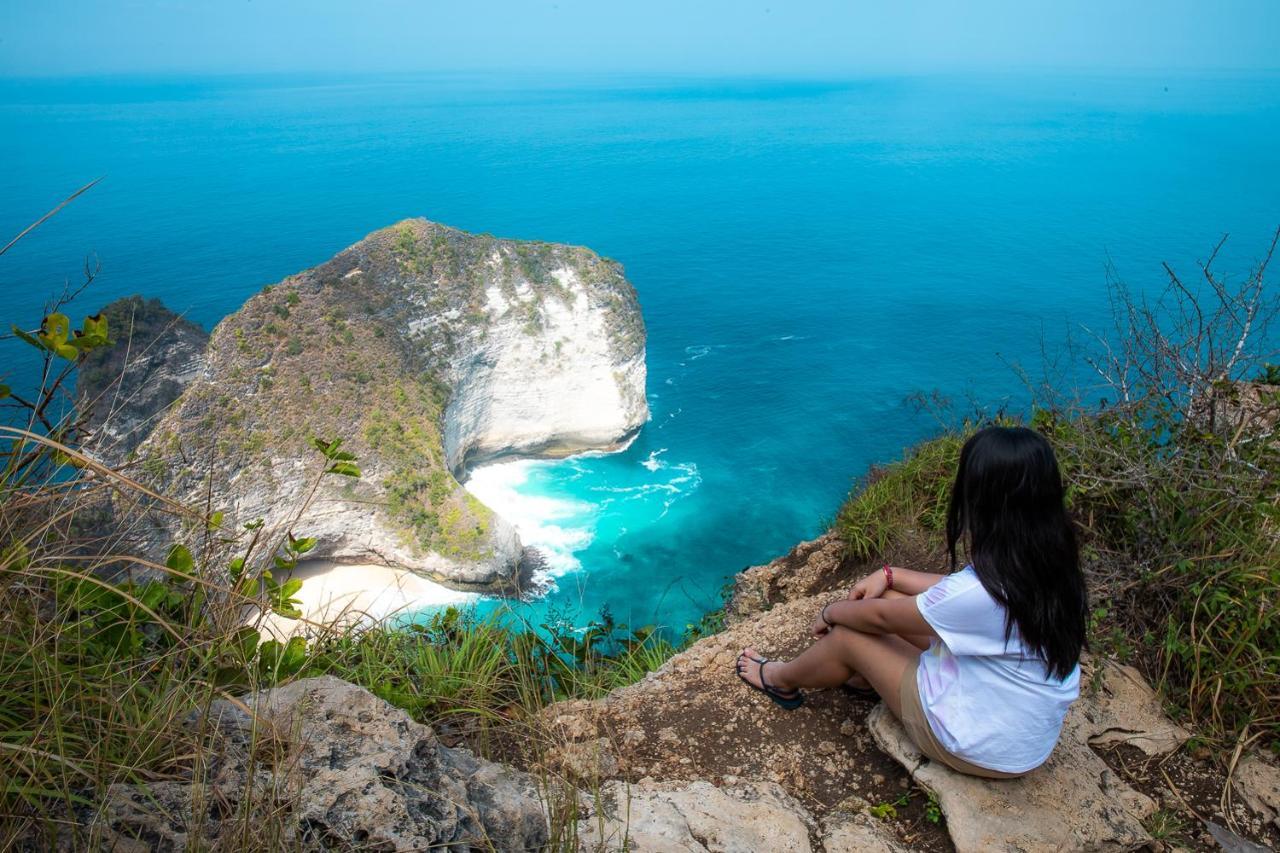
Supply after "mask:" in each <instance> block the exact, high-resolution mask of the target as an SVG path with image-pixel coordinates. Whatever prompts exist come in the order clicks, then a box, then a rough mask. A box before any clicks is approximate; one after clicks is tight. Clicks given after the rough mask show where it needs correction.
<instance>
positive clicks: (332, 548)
mask: <svg viewBox="0 0 1280 853" xmlns="http://www.w3.org/2000/svg"><path fill="white" fill-rule="evenodd" d="M644 343H645V332H644V323H643V320H642V319H641V316H640V310H639V306H638V304H637V302H636V297H635V292H634V290H633V289H632V287H631V285H630V284H629V283H628V282H627V280H626V279H625V278H624V277H623V274H622V269H621V267H620V266H619V265H618V264H616V263H614V262H612V261H608V260H605V259H603V258H601V257H599V256H598V255H596V254H595V253H594V252H591V251H590V250H588V249H584V248H578V247H572V246H562V245H556V244H549V243H529V242H519V241H513V240H500V239H497V238H494V237H490V236H488V235H474V234H467V233H464V232H461V231H457V230H455V229H452V228H448V227H445V226H443V225H438V224H435V223H431V222H427V221H425V220H409V221H406V222H402V223H400V224H398V225H396V226H394V227H392V228H387V229H384V230H382V231H378V232H375V233H373V234H371V235H369V236H368V237H367V238H365V239H364V240H362V241H360V242H359V243H357V244H355V245H354V246H352V247H350V248H349V249H346V250H345V251H343V252H340V253H339V254H338V255H337V256H335V257H334V258H333V259H332V260H330V261H328V262H327V263H324V264H321V265H320V266H318V267H315V268H314V269H310V270H307V271H305V272H302V273H299V274H298V275H295V276H291V277H289V278H287V279H285V280H284V281H282V282H281V283H280V284H278V285H275V286H273V287H269V288H266V289H264V291H263V292H262V293H259V294H258V295H256V296H254V297H253V298H251V299H250V300H249V301H248V302H247V303H246V304H245V306H244V307H243V308H242V309H241V310H240V311H238V312H236V313H235V314H233V315H231V316H230V317H228V318H227V319H226V320H224V321H223V322H222V323H220V324H219V325H218V327H217V328H216V329H215V330H214V333H213V336H212V339H211V341H210V343H209V346H208V349H207V351H206V355H205V364H204V367H203V370H202V371H201V373H200V375H199V377H198V378H197V379H196V380H195V381H194V382H193V383H192V384H191V385H190V387H188V388H187V389H186V390H185V391H184V393H183V394H182V396H181V397H180V398H179V400H178V401H177V403H176V405H175V406H174V407H173V408H172V409H170V410H169V412H168V413H167V414H166V415H165V416H164V418H163V420H162V421H161V422H160V423H159V425H158V426H157V427H156V429H155V431H154V432H153V433H152V435H151V437H150V438H149V439H148V440H147V442H146V443H145V444H144V445H143V446H142V447H141V448H140V449H139V455H140V457H142V470H143V472H144V474H145V475H146V476H147V482H148V483H149V484H151V485H155V486H161V487H163V488H164V489H165V491H166V493H167V494H169V495H172V496H174V497H177V498H179V499H180V500H186V501H189V502H196V503H198V504H199V505H204V504H205V503H206V501H208V502H209V503H210V505H211V506H212V507H213V508H214V509H216V510H221V511H223V512H224V513H225V514H226V520H227V521H228V522H230V523H232V524H235V525H239V524H241V523H245V522H250V521H254V520H256V519H262V520H263V521H264V523H265V526H266V527H267V528H268V529H273V528H274V529H277V530H281V531H282V530H284V529H287V528H289V527H290V526H291V525H293V524H294V523H295V522H296V521H297V520H298V516H299V513H300V511H301V509H302V506H303V504H304V503H305V502H306V501H307V500H308V498H309V496H310V495H311V492H312V485H313V483H314V481H315V477H316V474H317V471H318V470H319V468H320V467H321V466H320V464H319V461H318V457H317V456H316V453H315V451H314V450H313V449H312V448H311V447H310V444H311V440H312V438H313V437H319V438H322V439H325V440H332V439H335V438H341V439H343V440H344V442H345V443H344V446H343V449H344V450H347V451H350V452H352V453H354V454H355V455H356V456H357V457H358V465H359V467H360V468H361V469H362V472H363V476H362V477H361V478H360V479H359V480H358V481H354V480H349V479H347V478H342V477H329V478H325V479H323V480H321V482H320V484H319V488H318V490H317V491H316V493H315V496H314V499H313V502H312V504H311V508H310V509H309V511H308V512H307V515H306V519H305V521H304V522H302V523H301V524H300V525H299V530H298V533H299V534H300V535H303V534H305V535H306V536H309V537H315V538H316V539H317V540H318V545H317V547H316V549H315V551H313V552H312V553H313V556H315V557H323V558H330V559H334V560H338V561H342V562H350V563H380V564H385V565H391V566H395V567H400V568H405V569H409V570H411V571H414V572H417V573H418V574H421V575H424V576H426V577H429V578H431V579H433V580H437V581H440V582H442V583H446V584H449V585H452V586H456V587H461V588H470V589H479V590H504V589H509V588H510V584H511V582H512V581H513V580H514V578H515V573H516V569H517V565H518V563H519V561H520V559H521V555H522V548H521V543H520V541H519V539H518V537H517V536H516V533H515V531H514V529H513V528H512V527H511V525H510V524H508V523H507V522H505V521H504V520H503V519H501V518H499V517H496V516H495V515H494V514H493V513H492V512H491V511H489V509H488V508H487V507H485V506H483V505H482V504H481V503H480V502H479V501H477V500H476V499H475V498H474V497H472V496H471V495H470V494H469V493H467V492H466V490H465V489H463V488H462V487H461V486H460V485H459V482H458V477H459V476H462V474H463V471H464V470H465V468H466V467H467V466H469V465H472V464H475V463H477V462H481V461H484V460H487V459H492V458H494V457H496V456H501V455H503V454H512V453H514V454H521V455H552V456H554V455H563V454H568V453H573V452H578V451H582V450H588V449H606V450H607V449H615V448H617V447H620V446H622V445H624V444H625V443H626V442H628V441H629V440H630V438H631V437H632V436H633V435H634V433H635V432H636V431H637V430H638V429H639V428H640V426H641V425H642V424H643V423H644V422H645V420H646V419H647V417H648V408H647V405H646V402H645V387H644V386H645V364H644ZM154 521H155V529H154V530H153V531H152V532H151V534H150V539H151V540H152V541H154V542H158V543H166V542H168V541H172V539H173V538H175V537H176V536H180V535H181V531H180V529H178V528H177V527H176V525H175V522H174V520H173V518H172V517H171V516H169V515H157V516H156V517H155V519H154Z"/></svg>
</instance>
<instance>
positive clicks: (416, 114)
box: [0, 75, 1280, 633]
mask: <svg viewBox="0 0 1280 853" xmlns="http://www.w3.org/2000/svg"><path fill="white" fill-rule="evenodd" d="M1274 82H1275V81H1274V80H1271V79H1256V78H1231V77H1224V76H1217V77H1215V76H1209V77H1186V76H1174V77H1168V78H1164V77H1161V78H1156V77H1144V76H1140V75H1135V76H1131V77H1126V78H1119V79H1116V78H1109V77H1102V76H1089V77H1076V78H1063V77H1042V78H1032V79H1026V78H1024V79H1018V80H1016V81H1014V80H1011V79H1003V78H999V77H985V78H984V77H978V78H967V77H965V78H962V77H956V78H908V79H891V78H885V79H874V80H860V81H844V82H842V81H835V82H830V81H828V82H766V81H759V80H714V81H704V80H671V79H658V80H655V79H649V78H610V79H590V80H565V79H547V80H539V81H532V82H530V81H528V80H522V81H512V80H507V79H501V78H491V77H485V78H458V77H447V78H442V77H432V78H405V77H393V78H369V79H359V80H337V79H312V78H260V79H232V80H217V79H189V80H181V81H172V82H157V81H130V80H120V81H113V82H94V83H83V84H78V83H74V82H40V83H33V82H20V81H19V82H15V81H7V82H5V83H3V84H0V85H2V86H3V93H4V95H5V97H4V98H3V106H2V107H0V154H2V155H3V156H4V157H5V160H6V162H9V163H13V164H16V166H17V167H16V168H14V169H11V170H8V171H7V172H6V174H4V175H0V196H3V197H4V198H5V199H6V200H7V203H6V205H5V206H4V209H3V211H0V227H3V229H4V230H5V231H6V232H8V233H16V232H17V231H19V230H21V228H22V227H24V226H25V225H26V224H27V222H28V221H29V220H30V219H32V218H33V216H34V215H38V214H39V213H40V212H42V211H43V210H45V209H47V208H48V207H50V206H51V202H56V200H57V199H58V198H60V197H61V196H60V193H63V192H64V190H67V189H68V188H71V187H74V186H78V185H80V184H81V183H83V182H84V180H85V179H87V178H90V177H93V176H96V175H98V174H101V173H106V174H107V176H108V178H107V180H106V181H105V182H103V183H102V184H101V185H100V186H98V187H96V188H95V189H94V190H93V191H92V192H91V193H89V194H87V195H86V196H84V197H83V198H81V199H79V200H78V201H77V202H76V203H75V204H73V205H72V206H70V207H69V208H67V209H66V210H65V211H63V212H62V213H60V214H59V216H58V217H57V218H55V219H54V220H52V221H51V222H50V223H49V225H48V226H46V227H44V228H42V229H40V230H39V231H37V232H36V233H34V234H33V235H32V236H31V237H30V238H29V239H27V240H25V241H24V242H23V243H22V244H20V245H19V246H18V247H17V248H15V250H14V251H13V252H11V253H10V254H9V255H7V256H6V258H5V261H6V267H5V276H6V278H5V280H4V284H5V288H4V291H3V293H2V294H0V308H2V309H3V316H4V318H5V320H6V321H14V322H20V323H26V324H29V323H30V321H32V320H35V319H37V318H38V317H39V316H40V314H41V310H42V305H43V302H44V300H45V298H46V297H47V296H48V295H49V294H50V293H51V292H54V291H56V290H58V289H59V287H60V285H61V277H60V276H59V277H55V278H53V279H51V278H50V271H51V270H56V271H59V273H65V275H66V276H67V277H71V278H73V279H74V277H75V275H76V274H77V272H78V269H79V266H80V261H81V258H82V257H83V256H84V255H85V254H86V253H88V252H93V253H95V254H96V256H97V257H98V259H99V260H100V261H101V263H102V273H101V275H100V277H99V279H98V281H97V282H96V283H95V285H94V287H93V289H92V290H91V291H89V292H88V293H86V294H85V295H84V296H82V297H81V300H80V302H79V303H78V306H79V307H80V308H83V309H85V311H90V310H94V309H96V308H97V307H98V305H100V304H102V303H105V302H107V301H109V300H111V299H114V298H116V297H119V296H123V295H127V294H131V293H140V294H142V295H144V296H148V297H150V296H155V297H160V298H162V299H164V301H165V302H166V303H167V304H169V305H170V307H172V308H174V309H176V310H179V311H183V312H186V314H187V316H188V317H189V318H190V319H192V320H195V321H196V322H199V323H200V324H201V325H203V326H204V327H205V328H206V329H210V328H212V326H213V325H214V324H216V323H217V322H218V321H219V320H221V319H222V318H224V317H225V316H227V315H228V314H230V313H231V312H232V311H234V310H236V309H238V308H239V306H240V305H241V304H242V303H243V302H244V301H245V299H246V298H247V297H249V296H250V295H251V294H252V293H255V292H257V291H259V290H260V289H261V288H262V286H263V285H264V284H267V283H269V282H276V281H279V280H280V279H282V278H283V277H284V276H286V275H290V274H293V273H296V272H297V271H299V270H302V269H305V268H308V267H311V266H313V265H315V264H317V263H320V262H322V261H323V260H324V259H326V258H329V257H330V256H332V255H333V254H334V253H336V252H337V251H339V250H340V249H342V248H343V247H344V246H347V245H349V244H351V243H354V242H355V241H356V240H358V239H360V238H361V237H363V236H364V235H365V234H366V233H368V232H371V231H373V230H374V229H376V228H380V227H383V226H385V225H388V224H390V223H392V222H395V221H398V220H400V219H402V218H404V217H409V216H426V217H428V218H429V219H432V220H435V221H439V222H442V223H446V224H448V225H452V226H457V227H459V228H464V229H466V230H468V231H472V232H492V233H493V234H495V235H497V236H499V237H511V238H520V239H539V240H547V241H555V242H559V243H569V244H573V245H582V246H587V247H589V248H591V249H592V250H594V251H596V252H599V253H600V254H601V255H603V256H606V257H608V258H612V259H614V260H617V261H618V262H620V263H621V264H623V265H624V267H625V269H626V274H627V277H628V279H629V280H630V281H631V282H632V283H633V284H634V285H635V286H636V289H637V291H638V295H639V299H640V304H641V307H642V309H643V312H644V317H645V320H646V322H647V325H648V328H649V342H648V347H647V356H646V360H647V364H648V374H649V376H648V383H647V390H648V406H649V410H650V415H651V416H650V419H649V421H648V423H647V424H645V425H644V427H643V428H642V429H641V431H640V433H639V434H638V435H637V436H636V437H635V440H634V441H633V442H632V444H631V445H630V446H629V447H628V448H627V449H626V450H625V451H622V452H619V453H613V454H586V455H578V456H574V457H571V458H568V459H564V460H555V461H550V460H548V461H533V460H499V461H496V462H493V463H491V464H487V465H481V466H479V467H477V468H475V469H474V470H472V471H471V472H470V477H469V479H468V481H467V483H466V484H465V485H466V487H467V488H468V489H469V490H470V491H471V492H472V493H473V494H475V495H476V496H478V497H479V498H480V499H481V500H482V501H483V502H484V503H486V504H487V505H489V506H490V507H491V508H493V509H494V510H496V511H497V512H498V513H499V514H500V515H502V516H503V517H505V518H507V519H508V520H509V521H511V522H512V523H513V524H514V525H515V526H516V527H517V528H518V529H520V530H521V532H522V534H523V535H522V538H523V539H524V541H525V544H527V545H533V546H535V547H538V548H539V549H540V550H542V551H543V552H544V554H545V555H546V557H547V559H548V574H549V575H550V580H551V581H552V582H553V584H554V586H553V587H552V588H550V589H549V591H548V592H547V594H546V595H544V596H542V597H541V598H539V599H537V600H535V601H532V602H529V603H527V604H524V605H520V606H517V607H516V608H515V612H516V614H517V615H518V616H519V617H520V618H522V619H524V620H526V621H528V622H530V623H532V624H538V623H540V622H541V621H544V620H547V619H551V618H558V617H560V616H563V617H564V618H566V619H568V620H570V621H572V622H574V623H575V624H582V623H584V622H586V621H588V620H590V619H592V618H595V617H597V616H598V615H599V614H600V613H601V611H602V610H605V609H607V610H608V611H609V612H610V613H611V614H612V615H613V616H614V617H615V618H617V619H618V620H619V621H624V622H627V623H629V624H632V625H642V624H659V625H663V626H665V627H667V628H668V629H670V630H671V631H673V632H675V633H679V632H680V631H681V630H682V629H683V627H684V626H685V625H686V624H687V623H689V622H692V621H695V620H696V619H697V618H698V616H700V615H701V614H702V613H703V612H705V611H707V610H708V609H711V608H713V607H715V606H716V605H717V604H718V603H719V592H720V589H721V587H722V586H723V584H724V583H725V581H726V580H727V579H728V578H729V576H730V575H732V574H733V573H734V572H736V571H738V570H740V569H742V568H743V567H744V566H747V565H751V564H758V563H761V562H764V561H767V560H768V559H770V558H771V557H773V556H775V555H777V554H779V553H782V552H785V551H786V550H787V549H788V548H790V547H791V545H793V544H794V543H795V542H796V541H798V540H801V539H806V538H810V537H812V536H814V535H816V534H817V533H819V532H820V531H822V530H823V529H824V528H825V526H826V522H828V521H830V519H831V516H832V515H833V514H834V512H835V511H836V508H837V507H838V506H839V504H840V501H841V500H842V499H843V497H844V496H845V494H846V493H847V492H848V490H849V488H850V486H851V485H852V484H853V482H854V480H855V478H857V477H858V476H860V475H861V474H863V473H864V472H865V471H866V469H867V467H868V466H869V465H870V464H872V463H873V462H881V461H885V460H890V459H893V458H895V457H897V456H898V455H899V454H900V453H901V450H902V448H904V447H906V446H908V445H910V444H913V443H914V442H915V441H917V440H918V439H920V438H921V437H923V436H925V435H927V434H928V433H930V432H931V431H932V429H933V427H934V424H933V422H932V421H931V419H930V417H929V416H928V415H921V414H920V413H918V412H917V411H915V410H914V409H913V408H912V406H911V405H909V403H908V402H907V401H906V397H907V395H908V394H909V393H911V392H912V391H917V390H921V391H929V390H932V389H938V390H940V391H941V392H942V393H944V394H945V395H947V396H949V397H951V398H953V399H955V400H957V401H961V406H962V407H963V406H964V403H963V401H964V400H965V399H966V398H968V397H972V398H973V399H975V400H977V401H980V402H981V403H983V404H986V405H992V406H999V405H1001V404H1006V403H1007V404H1009V405H1012V406H1014V407H1017V406H1019V405H1021V404H1023V403H1024V402H1025V398H1024V397H1023V396H1022V395H1021V394H1020V393H1019V383H1018V379H1017V376H1016V374H1015V372H1014V371H1013V370H1011V369H1010V367H1009V364H1010V363H1024V364H1030V365H1035V364H1037V362H1038V358H1039V353H1040V345H1041V341H1042V339H1044V340H1047V341H1048V342H1049V343H1050V344H1054V343H1056V342H1059V341H1060V340H1061V339H1062V337H1063V334H1064V332H1065V330H1066V328H1067V327H1068V325H1069V324H1085V325H1089V324H1093V323H1096V322H1098V321H1099V320H1100V319H1101V318H1103V317H1105V316H1106V313H1107V310H1106V309H1107V306H1106V293H1105V281H1106V275H1107V273H1106V265H1107V263H1108V259H1109V260H1110V262H1111V263H1113V264H1114V267H1115V270H1116V272H1117V274H1119V275H1120V276H1122V277H1124V278H1125V279H1126V280H1128V281H1129V282H1131V283H1132V284H1133V286H1134V287H1137V288H1145V287H1158V286H1160V285H1161V283H1162V282H1161V273H1160V266H1159V264H1160V262H1161V261H1163V260H1168V261H1170V262H1171V263H1173V264H1174V265H1175V266H1178V265H1186V266H1187V267H1188V268H1190V269H1194V266H1192V263H1193V262H1194V260H1195V259H1196V258H1201V257H1203V256H1204V255H1205V254H1206V253H1207V252H1208V251H1209V249H1210V248H1211V247H1212V245H1213V244H1214V243H1216V241H1217V239H1218V238H1219V237H1220V236H1221V233H1222V232H1224V231H1227V232H1230V233H1231V234H1232V239H1231V241H1230V242H1229V243H1228V245H1227V248H1226V249H1225V250H1224V253H1223V256H1222V260H1221V263H1223V264H1224V265H1225V266H1226V267H1230V268H1233V269H1242V268H1243V267H1244V266H1246V265H1247V263H1248V262H1249V261H1251V260H1253V259H1254V258H1255V256H1256V254H1257V253H1258V252H1259V251H1260V250H1261V245H1262V243H1263V241H1264V239H1265V237H1266V236H1267V234H1269V233H1270V231H1271V229H1272V228H1274V221H1273V220H1274V204H1275V200H1276V198H1277V197H1280V183H1277V181H1278V180H1280V179H1278V178H1277V175H1280V168H1277V167H1280V154H1278V153H1277V151H1276V150H1275V148H1274V146H1273V145H1272V144H1271V142H1270V141H1271V140H1273V139H1274V138H1275V136H1276V133H1277V131H1278V130H1280V95H1278V94H1277V87H1276V86H1275V85H1274ZM104 103H110V104H111V108H110V109H109V110H108V109H106V108H104V107H103V104H104ZM1210 138H1211V139H1212V140H1213V144H1212V145H1206V144H1205V140H1207V139H1210ZM374 152H376V154H377V156H376V157H375V156H373V153H374ZM1206 228H1208V229H1209V230H1206ZM8 355H9V354H8V353H6V358H7V357H8ZM14 355H15V358H19V356H17V354H16V353H15V354H14ZM6 363H7V364H14V365H16V369H22V368H23V366H24V365H23V363H22V362H21V361H12V362H10V361H6ZM342 571H343V572H344V573H346V572H351V571H353V570H352V569H349V568H345V569H343V570H342ZM321 594H323V593H322V592H321V591H320V590H317V595H321ZM429 594H430V593H428V592H427V591H426V590H425V589H419V590H417V591H416V592H415V593H413V595H416V596H419V598H418V599H417V600H419V601H420V600H421V598H420V596H425V595H429ZM412 597H413V596H412V595H411V596H407V597H406V603H407V602H408V600H409V599H411V598H412ZM448 600H449V601H455V600H458V599H457V598H456V597H452V596H451V597H449V598H448ZM495 606H500V603H499V602H496V601H495V600H489V599H486V600H485V601H484V602H483V603H481V604H480V607H481V609H489V608H492V607H495Z"/></svg>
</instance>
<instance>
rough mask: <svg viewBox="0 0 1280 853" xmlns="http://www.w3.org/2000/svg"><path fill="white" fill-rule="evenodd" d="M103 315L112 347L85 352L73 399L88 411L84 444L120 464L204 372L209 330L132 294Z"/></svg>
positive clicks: (110, 460)
mask: <svg viewBox="0 0 1280 853" xmlns="http://www.w3.org/2000/svg"><path fill="white" fill-rule="evenodd" d="M101 313H102V314H103V315H104V316H105V317H106V318H107V323H108V328H109V329H110V330H111V339H112V344H111V346H109V347H104V348H102V349H96V350H93V351H92V352H90V353H89V354H88V355H87V356H86V357H85V360H84V363H83V364H81V365H80V371H79V374H78V377H77V381H76V399H77V402H78V405H79V406H80V408H81V410H82V411H85V412H86V413H87V414H88V421H87V423H86V426H87V428H88V430H89V437H88V440H87V442H86V447H87V449H89V450H90V451H92V452H93V454H94V455H95V456H97V457H98V458H100V459H102V460H103V461H105V462H107V463H109V464H120V463H122V462H124V461H125V460H127V459H128V458H129V456H130V454H131V453H132V452H133V450H134V449H135V448H136V447H137V446H138V445H139V444H141V443H142V440H143V439H145V438H146V437H147V435H148V434H149V433H150V432H151V428H152V425H153V424H154V423H155V420H156V419H157V418H159V417H160V415H161V414H162V413H163V412H164V410H165V409H167V408H168V407H169V406H170V405H172V403H173V401H174V400H176V399H177V398H178V395H179V394H181V393H182V389H183V388H185V387H186V386H187V385H188V384H189V383H190V382H191V380H193V379H195V377H196V376H197V375H199V373H200V372H201V370H202V369H203V367H204V349H205V346H206V345H207V344H208V342H209V334H208V332H206V331H205V330H204V329H202V328H200V327H199V326H197V325H196V324H195V323H192V322H191V321H189V320H186V319H184V318H182V317H179V316H178V315H177V314H175V313H173V312H172V311H170V310H169V309H168V308H165V307H164V306H163V305H162V304H160V301H159V300H157V299H143V298H142V297H140V296H129V297H126V298H124V299H117V300H116V301H115V302H112V303H111V304H109V305H107V306H105V307H104V308H103V309H102V312H101Z"/></svg>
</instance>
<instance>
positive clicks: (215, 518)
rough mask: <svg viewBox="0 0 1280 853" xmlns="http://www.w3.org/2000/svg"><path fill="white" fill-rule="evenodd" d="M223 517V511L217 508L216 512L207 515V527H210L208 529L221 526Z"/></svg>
mask: <svg viewBox="0 0 1280 853" xmlns="http://www.w3.org/2000/svg"><path fill="white" fill-rule="evenodd" d="M223 517H224V516H223V512H222V510H218V511H217V512H215V513H213V514H212V515H210V516H209V529H210V530H216V529H217V528H219V527H221V526H222V519H223Z"/></svg>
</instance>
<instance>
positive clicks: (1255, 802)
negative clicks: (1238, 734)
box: [1231, 752, 1280, 829]
mask: <svg viewBox="0 0 1280 853" xmlns="http://www.w3.org/2000/svg"><path fill="white" fill-rule="evenodd" d="M1231 783H1232V785H1234V786H1235V790H1236V793H1238V794H1239V795H1240V797H1241V798H1242V799H1243V800H1244V801H1245V803H1247V804H1248V806H1249V808H1251V809H1253V810H1254V811H1255V812H1257V813H1258V814H1259V815H1260V816H1261V817H1262V818H1263V819H1264V820H1269V821H1271V822H1272V823H1273V824H1274V825H1275V827H1276V828H1277V829H1280V767H1277V766H1276V764H1275V763H1273V761H1272V760H1270V759H1267V758H1264V757H1263V756H1262V755H1260V754H1258V753H1256V752H1254V753H1249V754H1248V755H1246V756H1245V757H1244V758H1242V759H1241V760H1240V763H1239V764H1237V765H1236V770H1235V774H1234V775H1233V776H1232V777H1231Z"/></svg>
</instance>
